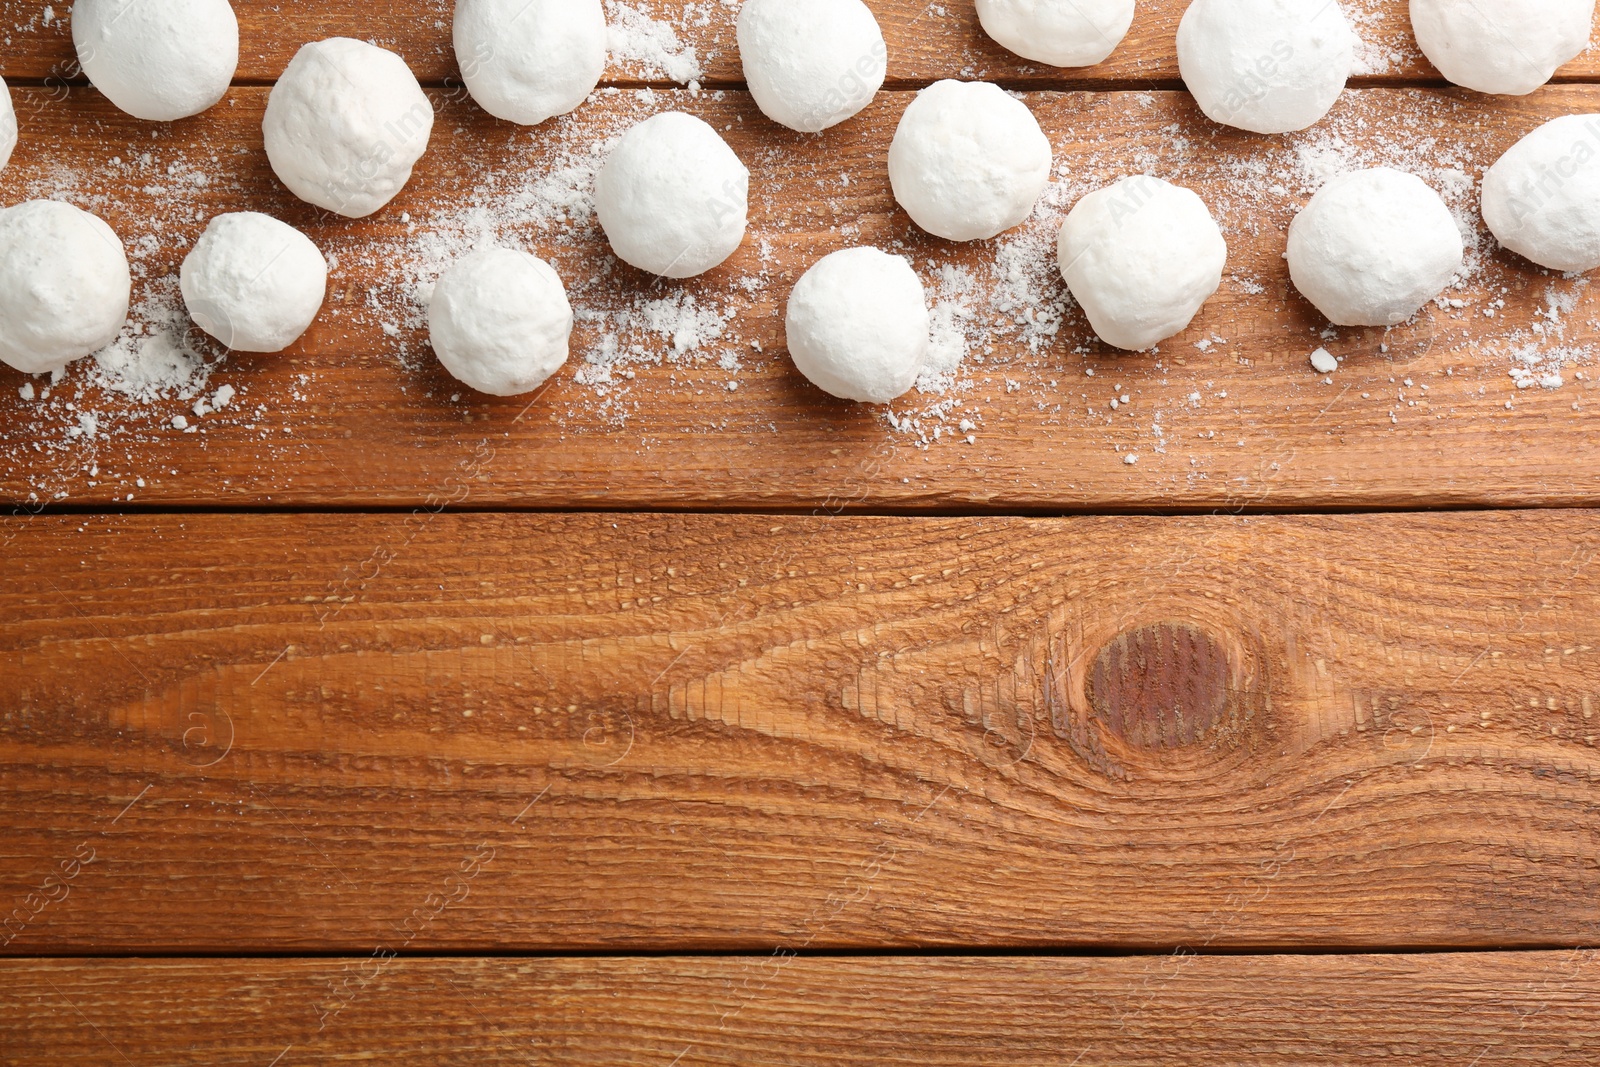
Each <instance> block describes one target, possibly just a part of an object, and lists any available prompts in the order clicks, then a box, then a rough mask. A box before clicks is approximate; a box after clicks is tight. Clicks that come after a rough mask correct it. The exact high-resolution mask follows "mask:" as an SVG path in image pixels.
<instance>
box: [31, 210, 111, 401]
mask: <svg viewBox="0 0 1600 1067" xmlns="http://www.w3.org/2000/svg"><path fill="white" fill-rule="evenodd" d="M132 288H133V279H132V277H131V276H130V275H129V273H128V256H127V254H126V253H125V252H124V251H123V249H122V242H121V241H120V240H118V239H117V235H116V234H115V233H113V232H112V230H111V227H110V226H107V225H106V224H105V223H104V222H103V221H102V220H101V219H100V218H98V217H97V216H95V215H91V214H89V213H88V212H87V211H80V210H79V209H78V208H75V207H73V206H72V205H71V204H63V203H60V202H59V201H56V200H30V201H28V202H27V203H25V204H18V205H17V206H16V207H13V208H7V209H6V210H4V211H0V362H5V363H8V364H10V365H11V366H13V367H15V368H16V369H17V370H20V371H22V372H23V373H25V374H43V373H45V372H46V371H54V370H60V369H61V368H62V367H65V366H66V365H67V364H68V363H71V362H72V361H73V360H75V359H81V358H83V357H84V356H87V355H89V354H90V353H92V352H97V351H99V350H100V349H102V348H104V347H105V346H106V345H108V344H110V343H111V342H112V341H114V340H116V337H117V334H118V332H120V331H121V329H122V324H123V323H124V322H125V321H126V320H127V318H128V299H129V296H130V295H131V293H132Z"/></svg>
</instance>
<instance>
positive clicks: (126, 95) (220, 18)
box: [72, 0, 239, 122]
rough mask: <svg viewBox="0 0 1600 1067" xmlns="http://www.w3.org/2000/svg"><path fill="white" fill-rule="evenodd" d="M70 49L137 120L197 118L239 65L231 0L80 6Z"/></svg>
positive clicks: (96, 1) (131, 0)
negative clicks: (72, 48) (73, 50)
mask: <svg viewBox="0 0 1600 1067" xmlns="http://www.w3.org/2000/svg"><path fill="white" fill-rule="evenodd" d="M72 43H73V45H74V46H75V47H76V48H77V50H78V64H79V65H80V66H81V67H82V68H83V72H84V73H85V74H87V75H88V76H89V81H90V82H92V83H93V84H94V87H95V88H96V89H99V90H100V91H101V92H102V93H104V94H105V95H106V99H108V100H110V101H111V102H112V103H113V104H115V105H117V107H119V108H121V109H122V110H123V111H126V112H127V113H128V114H130V115H132V116H133V117H134V118H138V119H148V120H151V121H154V122H171V121H172V120H174V119H181V118H186V117H188V116H190V115H198V114H199V113H200V112H202V111H204V110H205V109H206V108H208V107H210V106H211V105H212V104H215V103H216V102H217V101H218V100H221V99H222V96H223V94H224V93H226V92H227V91H228V83H229V82H231V81H232V80H233V72H234V70H235V69H236V68H237V67H238V66H239V20H238V19H237V18H235V17H234V14H233V6H232V5H231V4H229V3H228V0H77V2H76V3H75V4H74V5H73V7H72Z"/></svg>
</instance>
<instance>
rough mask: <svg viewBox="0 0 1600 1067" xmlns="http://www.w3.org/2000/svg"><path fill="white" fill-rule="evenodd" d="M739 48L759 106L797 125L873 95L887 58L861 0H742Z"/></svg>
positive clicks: (833, 118) (822, 119) (849, 109)
mask: <svg viewBox="0 0 1600 1067" xmlns="http://www.w3.org/2000/svg"><path fill="white" fill-rule="evenodd" d="M739 55H740V58H742V59H743V61H744V79H745V81H746V82H747V83H749V86H750V95H751V96H753V97H755V99H756V104H757V106H759V107H760V108H761V110H762V112H763V113H764V114H765V115H766V116H767V118H769V119H771V120H772V121H773V122H776V123H778V124H780V125H783V126H787V127H789V128H790V129H791V130H799V131H800V132H801V133H817V132H818V131H820V130H825V129H827V128H828V127H829V126H835V125H837V124H839V123H841V122H843V121H844V120H845V119H847V118H849V117H851V116H852V115H854V114H856V113H857V112H859V111H860V110H861V109H862V108H864V107H866V106H867V105H868V104H870V103H872V98H873V96H875V95H876V94H877V92H878V90H879V89H880V88H882V87H883V79H884V75H885V74H886V73H887V71H888V64H889V48H888V45H886V44H885V43H884V40H883V31H882V30H880V29H879V28H878V20H877V19H876V18H875V17H874V16H873V14H872V11H871V9H870V8H868V7H867V5H866V4H863V3H862V2H861V0H746V3H745V5H744V7H742V8H740V9H739Z"/></svg>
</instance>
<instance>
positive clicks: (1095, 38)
mask: <svg viewBox="0 0 1600 1067" xmlns="http://www.w3.org/2000/svg"><path fill="white" fill-rule="evenodd" d="M1133 4H1134V0H978V21H979V22H981V23H982V24H983V32H985V33H987V34H988V35H989V36H990V37H993V38H994V39H995V40H996V41H998V42H999V43H1000V44H1001V46H1002V47H1004V48H1007V49H1010V50H1011V51H1012V52H1015V53H1016V54H1017V55H1019V56H1021V57H1022V58H1023V59H1031V60H1033V61H1034V62H1035V63H1047V64H1049V65H1050V66H1052V67H1092V66H1094V65H1095V64H1096V63H1099V62H1100V61H1101V60H1103V59H1105V58H1106V57H1107V56H1109V55H1110V54H1111V53H1112V52H1114V51H1116V48H1117V45H1119V44H1121V43H1122V39H1123V38H1124V37H1126V36H1127V35H1128V27H1130V26H1132V25H1133Z"/></svg>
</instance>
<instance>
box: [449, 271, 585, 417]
mask: <svg viewBox="0 0 1600 1067" xmlns="http://www.w3.org/2000/svg"><path fill="white" fill-rule="evenodd" d="M428 331H429V334H430V336H431V337H432V340H433V350H434V351H435V352H436V353H438V355H439V362H440V363H442V364H444V369H445V370H447V371H449V372H450V373H451V374H452V375H454V376H455V378H456V379H457V380H459V381H461V382H464V383H465V384H467V385H470V386H471V387H472V388H474V389H476V390H478V392H480V393H488V394H490V395H491V396H516V395H517V394H519V393H527V392H532V391H533V390H534V389H537V388H538V387H539V386H541V385H543V384H544V383H545V382H546V381H547V380H548V379H549V377H550V376H551V375H552V374H554V373H555V372H556V371H558V370H560V369H561V365H562V364H563V363H565V362H566V361H567V341H568V339H569V338H570V337H571V335H572V305H571V304H569V303H567V290H566V288H565V287H564V286H563V285H562V284H561V278H560V277H559V276H558V275H557V274H556V272H555V269H554V268H552V267H551V266H550V264H548V263H546V262H545V261H544V260H542V259H540V258H539V257H538V256H533V255H529V254H528V253H527V252H516V251H513V250H511V249H509V248H495V249H490V250H489V251H486V252H474V253H472V254H471V255H469V256H467V257H465V258H464V259H461V260H459V261H458V262H457V263H456V264H455V265H454V266H452V267H451V268H450V269H449V270H447V271H445V273H444V277H442V278H440V279H439V284H438V285H436V286H435V287H434V290H433V303H432V304H431V305H430V306H429V308H428Z"/></svg>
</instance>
